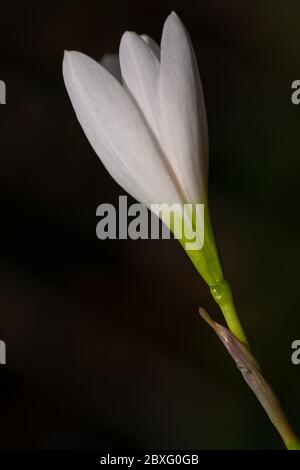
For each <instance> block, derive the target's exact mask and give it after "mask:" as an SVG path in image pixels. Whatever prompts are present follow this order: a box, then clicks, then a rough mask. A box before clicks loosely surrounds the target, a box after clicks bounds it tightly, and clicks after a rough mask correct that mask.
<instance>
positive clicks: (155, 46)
mask: <svg viewBox="0 0 300 470" xmlns="http://www.w3.org/2000/svg"><path fill="white" fill-rule="evenodd" d="M141 38H142V39H143V40H144V41H145V43H146V44H148V46H149V47H151V49H152V51H153V52H154V54H155V55H156V57H157V58H158V60H160V47H159V45H158V44H157V42H156V41H154V39H152V38H151V37H150V36H148V35H147V34H142V35H141Z"/></svg>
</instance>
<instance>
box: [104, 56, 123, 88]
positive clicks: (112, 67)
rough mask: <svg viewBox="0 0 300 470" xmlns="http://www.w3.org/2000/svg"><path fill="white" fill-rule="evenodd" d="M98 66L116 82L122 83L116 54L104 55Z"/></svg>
mask: <svg viewBox="0 0 300 470" xmlns="http://www.w3.org/2000/svg"><path fill="white" fill-rule="evenodd" d="M100 64H101V65H102V66H103V67H104V68H105V69H106V70H107V71H108V72H109V73H111V74H112V76H113V77H115V78H116V79H117V80H118V82H120V83H122V75H121V68H120V61H119V56H118V55H117V54H105V55H104V56H103V57H102V59H101V60H100Z"/></svg>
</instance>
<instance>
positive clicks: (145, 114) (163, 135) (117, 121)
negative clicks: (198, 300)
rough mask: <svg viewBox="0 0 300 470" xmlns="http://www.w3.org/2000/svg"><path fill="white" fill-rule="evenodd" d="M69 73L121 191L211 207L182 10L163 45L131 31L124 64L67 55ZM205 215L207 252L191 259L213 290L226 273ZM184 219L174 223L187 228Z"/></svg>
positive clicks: (202, 125)
mask: <svg viewBox="0 0 300 470" xmlns="http://www.w3.org/2000/svg"><path fill="white" fill-rule="evenodd" d="M63 74H64V80H65V84H66V88H67V91H68V93H69V96H70V99H71V102H72V104H73V107H74V109H75V112H76V115H77V118H78V120H79V122H80V124H81V126H82V128H83V130H84V132H85V134H86V136H87V138H88V140H89V141H90V143H91V145H92V147H93V148H94V150H95V152H96V153H97V155H98V156H99V158H100V159H101V161H102V162H103V164H104V166H105V167H106V169H107V170H108V172H109V173H110V174H111V176H112V177H113V178H114V179H115V180H116V181H117V183H118V184H119V185H120V186H122V187H123V188H124V189H125V190H126V191H127V192H128V193H129V194H131V195H132V196H133V197H134V198H135V199H137V200H138V201H140V202H142V203H144V204H145V205H146V206H147V207H149V208H151V206H152V205H153V204H156V205H158V204H159V205H160V204H166V205H169V206H172V205H177V206H178V207H181V206H183V204H199V203H205V204H206V203H207V173H208V132H207V122H206V112H205V104H204V98H203V92H202V86H201V81H200V76H199V71H198V66H197V62H196V59H195V54H194V50H193V47H192V44H191V40H190V37H189V35H188V33H187V31H186V29H185V27H184V25H183V24H182V22H181V20H180V19H179V17H178V16H177V15H176V13H174V12H172V13H171V14H170V15H169V16H168V18H167V20H166V22H165V24H164V28H163V33H162V39H161V46H160V47H159V46H158V44H156V42H155V41H154V40H153V39H151V38H149V37H148V36H145V35H142V36H139V35H138V34H136V33H134V32H125V33H124V35H123V37H122V40H121V44H120V50H119V60H118V58H117V56H112V55H108V56H105V57H104V59H103V61H102V64H100V63H98V62H97V61H95V60H93V59H91V58H90V57H88V56H86V55H85V54H82V53H80V52H74V51H71V52H70V51H66V52H65V56H64V61H63ZM152 210H153V209H152ZM205 213H206V215H205V224H206V227H205V237H206V238H205V249H204V250H201V251H203V253H201V254H200V253H198V254H197V255H196V254H195V253H189V255H190V256H191V258H192V260H193V262H194V264H195V265H196V267H197V269H198V270H199V271H200V272H201V274H202V275H203V277H204V278H205V280H206V281H207V282H208V283H209V284H210V285H212V284H215V283H216V282H217V281H218V280H219V279H220V278H221V277H222V274H221V268H220V263H219V260H218V255H217V252H216V248H215V243H214V239H213V235H212V231H211V227H210V221H209V215H208V212H207V210H205ZM181 214H182V211H180V215H181ZM158 215H160V216H161V218H162V219H163V220H164V221H166V218H167V217H165V214H161V213H160V214H158ZM180 215H178V218H177V219H176V215H175V219H174V226H175V225H176V224H177V226H178V225H181V224H182V220H181V219H180ZM184 225H185V228H184V230H185V233H186V226H188V227H190V230H191V232H193V231H192V227H193V226H194V225H195V224H194V220H193V214H192V213H191V212H190V213H189V212H188V211H186V212H185V215H184ZM174 226H173V227H171V226H170V228H172V229H173V230H174ZM175 228H176V227H175ZM188 238H189V239H191V237H188ZM207 256H209V257H210V258H211V257H213V262H212V260H209V259H208V258H207ZM196 258H197V259H196Z"/></svg>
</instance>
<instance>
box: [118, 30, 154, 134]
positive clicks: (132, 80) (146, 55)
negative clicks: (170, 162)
mask: <svg viewBox="0 0 300 470" xmlns="http://www.w3.org/2000/svg"><path fill="white" fill-rule="evenodd" d="M120 65H121V72H122V77H123V82H124V84H125V86H126V87H127V88H128V90H129V91H130V93H131V94H132V96H133V98H134V99H135V101H136V103H137V104H138V106H139V108H140V109H141V111H142V112H143V114H144V116H145V119H146V121H147V123H148V125H149V126H150V128H151V130H152V132H153V133H154V135H155V137H156V138H157V139H158V140H160V138H161V135H160V125H159V119H158V109H159V108H158V79H159V61H158V59H157V57H156V56H155V54H154V52H153V51H152V49H151V48H150V47H149V46H148V44H147V43H146V42H145V41H144V40H143V39H142V38H141V37H140V36H138V35H137V34H136V33H133V32H128V31H127V32H126V33H124V34H123V37H122V40H121V44H120Z"/></svg>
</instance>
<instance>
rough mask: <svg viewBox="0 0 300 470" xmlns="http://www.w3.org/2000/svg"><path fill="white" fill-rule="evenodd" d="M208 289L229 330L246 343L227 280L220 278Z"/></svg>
mask: <svg viewBox="0 0 300 470" xmlns="http://www.w3.org/2000/svg"><path fill="white" fill-rule="evenodd" d="M210 291H211V294H212V296H213V297H214V299H215V301H216V302H217V304H218V305H219V307H220V309H221V311H222V313H223V315H224V318H225V321H226V323H227V325H228V328H229V329H230V331H232V333H233V334H234V335H235V336H236V337H237V338H238V339H239V340H240V341H242V343H245V344H248V340H247V337H246V334H245V332H244V330H243V327H242V324H241V322H240V319H239V316H238V314H237V311H236V308H235V305H234V302H233V298H232V292H231V288H230V285H229V284H228V282H227V281H225V280H224V279H222V280H221V281H220V282H218V284H216V285H213V286H211V287H210Z"/></svg>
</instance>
